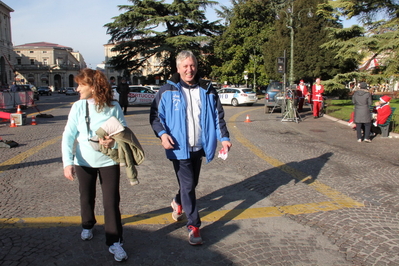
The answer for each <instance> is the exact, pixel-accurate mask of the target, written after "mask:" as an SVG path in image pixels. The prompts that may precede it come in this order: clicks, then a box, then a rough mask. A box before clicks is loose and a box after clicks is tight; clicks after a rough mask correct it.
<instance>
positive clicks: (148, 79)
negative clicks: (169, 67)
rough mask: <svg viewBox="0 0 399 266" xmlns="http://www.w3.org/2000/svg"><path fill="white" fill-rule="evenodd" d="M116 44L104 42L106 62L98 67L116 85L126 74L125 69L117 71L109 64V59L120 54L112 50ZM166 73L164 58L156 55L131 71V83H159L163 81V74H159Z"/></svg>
mask: <svg viewBox="0 0 399 266" xmlns="http://www.w3.org/2000/svg"><path fill="white" fill-rule="evenodd" d="M114 47H115V44H104V54H105V62H104V64H100V65H98V66H97V68H98V69H101V71H103V72H104V74H105V75H106V76H107V78H108V80H109V81H110V82H111V83H114V84H115V85H116V84H117V83H118V82H119V80H120V79H121V78H122V76H125V77H126V75H125V73H124V71H116V70H115V69H114V68H113V67H112V66H111V65H109V64H108V62H109V60H110V59H111V58H112V57H114V56H116V55H118V53H117V52H115V51H112V48H114ZM160 73H164V67H163V66H162V59H161V58H157V57H155V56H152V57H150V58H149V59H148V60H147V62H146V63H145V64H144V65H143V66H142V67H141V68H140V69H139V70H136V71H135V72H133V73H130V76H129V77H127V78H128V79H129V83H130V84H133V85H137V84H142V85H145V84H159V83H162V82H163V76H164V75H159V74H160Z"/></svg>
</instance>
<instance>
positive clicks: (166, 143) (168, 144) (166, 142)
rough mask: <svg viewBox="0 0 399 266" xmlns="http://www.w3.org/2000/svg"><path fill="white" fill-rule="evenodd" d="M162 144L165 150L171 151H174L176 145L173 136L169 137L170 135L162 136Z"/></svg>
mask: <svg viewBox="0 0 399 266" xmlns="http://www.w3.org/2000/svg"><path fill="white" fill-rule="evenodd" d="M161 144H162V146H163V147H164V149H165V150H171V149H173V148H174V147H173V145H175V143H174V142H173V139H172V137H171V136H169V135H168V134H166V133H165V134H162V136H161Z"/></svg>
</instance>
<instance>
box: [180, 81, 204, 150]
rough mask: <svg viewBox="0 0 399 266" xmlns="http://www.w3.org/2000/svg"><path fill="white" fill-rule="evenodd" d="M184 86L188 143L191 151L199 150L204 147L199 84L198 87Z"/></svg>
mask: <svg viewBox="0 0 399 266" xmlns="http://www.w3.org/2000/svg"><path fill="white" fill-rule="evenodd" d="M182 88H183V90H182V91H183V95H184V98H185V100H186V104H187V109H186V124H187V131H188V132H187V135H188V143H189V145H190V147H191V151H199V150H200V149H202V143H201V132H202V129H201V123H200V119H201V98H200V89H199V86H197V87H196V88H185V87H182Z"/></svg>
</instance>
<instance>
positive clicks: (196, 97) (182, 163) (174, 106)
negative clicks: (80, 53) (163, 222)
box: [150, 51, 231, 245]
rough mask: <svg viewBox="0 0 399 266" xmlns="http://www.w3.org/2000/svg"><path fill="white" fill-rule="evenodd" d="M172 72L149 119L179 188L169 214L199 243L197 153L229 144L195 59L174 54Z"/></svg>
mask: <svg viewBox="0 0 399 266" xmlns="http://www.w3.org/2000/svg"><path fill="white" fill-rule="evenodd" d="M176 67H177V73H176V74H174V75H173V76H172V78H171V79H170V80H168V81H167V83H166V84H165V85H164V86H162V87H161V88H160V90H159V91H158V93H157V95H156V97H155V99H154V101H153V103H152V105H151V111H150V123H151V126H152V129H153V130H154V132H155V134H156V136H157V137H159V138H160V139H161V143H162V146H163V147H164V148H165V151H166V157H167V158H168V159H169V160H171V161H172V162H173V166H174V170H175V173H176V177H177V180H178V183H179V191H178V192H177V194H176V197H175V198H174V199H173V200H172V203H171V206H172V209H173V212H172V218H173V219H174V220H175V221H180V220H182V219H183V214H182V212H183V210H184V212H185V213H186V217H187V229H188V231H189V243H190V244H191V245H201V244H202V238H201V234H200V231H199V227H200V226H201V219H200V217H199V213H198V208H197V205H196V196H195V188H196V186H197V184H198V179H199V174H200V170H201V163H202V157H205V158H206V162H207V163H208V162H210V161H211V160H212V159H213V158H214V156H215V151H216V147H217V140H219V141H221V142H222V146H223V149H224V150H225V151H226V152H227V151H228V150H229V149H230V147H231V142H230V138H229V132H228V130H227V127H226V122H225V121H224V111H223V107H222V105H221V103H220V100H219V97H218V95H217V93H216V90H215V89H214V88H213V87H212V83H211V81H206V80H203V79H200V78H199V77H198V75H197V67H198V63H197V59H196V57H195V56H194V54H193V53H192V52H191V51H182V52H180V53H179V54H178V55H177V57H176Z"/></svg>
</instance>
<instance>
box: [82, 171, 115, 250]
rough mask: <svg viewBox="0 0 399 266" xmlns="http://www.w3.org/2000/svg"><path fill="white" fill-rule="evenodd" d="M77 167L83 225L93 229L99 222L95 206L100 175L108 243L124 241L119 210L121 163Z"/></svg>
mask: <svg viewBox="0 0 399 266" xmlns="http://www.w3.org/2000/svg"><path fill="white" fill-rule="evenodd" d="M75 169H76V175H77V177H78V180H79V192H80V208H81V216H82V227H83V228H84V229H91V228H93V226H94V225H95V223H96V222H97V221H96V217H95V214H94V206H95V201H96V200H95V199H96V183H97V176H98V177H99V180H100V184H101V189H102V194H103V206H104V221H105V224H104V227H105V241H106V244H107V245H108V246H110V245H112V244H113V243H115V242H119V241H120V242H122V240H123V239H122V233H123V229H122V220H121V213H120V210H119V202H120V195H119V180H120V168H119V165H113V166H107V167H100V168H91V167H84V166H75Z"/></svg>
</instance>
